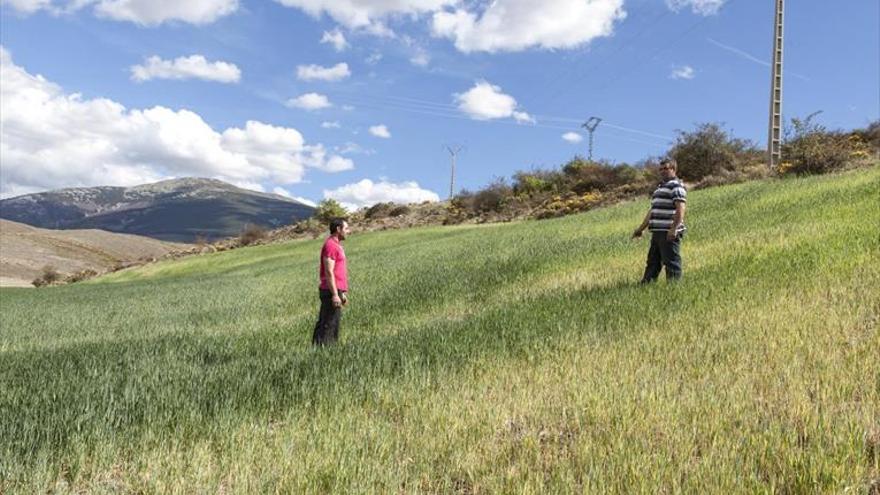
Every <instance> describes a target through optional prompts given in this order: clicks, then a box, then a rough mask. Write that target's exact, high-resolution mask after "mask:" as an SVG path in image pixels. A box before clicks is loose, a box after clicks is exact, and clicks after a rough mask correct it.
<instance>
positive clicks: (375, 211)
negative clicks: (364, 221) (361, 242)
mask: <svg viewBox="0 0 880 495" xmlns="http://www.w3.org/2000/svg"><path fill="white" fill-rule="evenodd" d="M392 208H394V203H376V204H374V205H373V206H370V207H369V208H367V209H366V210H364V218H385V217H387V216H389V214H390V213H391V210H392Z"/></svg>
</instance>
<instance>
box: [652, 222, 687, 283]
mask: <svg viewBox="0 0 880 495" xmlns="http://www.w3.org/2000/svg"><path fill="white" fill-rule="evenodd" d="M651 234H652V235H651V248H650V249H649V250H648V261H647V263H645V275H644V276H643V277H642V283H648V282H653V281H655V280H657V277H658V276H659V275H660V270H661V269H662V268H663V267H664V266H665V267H666V280H678V279H680V278H681V274H682V265H681V238H682V234H678V236H677V237H676V238H675V240H674V241H669V240H666V232H651Z"/></svg>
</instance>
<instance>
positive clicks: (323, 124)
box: [321, 121, 342, 129]
mask: <svg viewBox="0 0 880 495" xmlns="http://www.w3.org/2000/svg"><path fill="white" fill-rule="evenodd" d="M341 127H342V125H341V124H340V123H339V122H338V121H333V122H329V121H325V122H321V128H322V129H339V128H341Z"/></svg>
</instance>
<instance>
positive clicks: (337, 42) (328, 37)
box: [321, 28, 348, 52]
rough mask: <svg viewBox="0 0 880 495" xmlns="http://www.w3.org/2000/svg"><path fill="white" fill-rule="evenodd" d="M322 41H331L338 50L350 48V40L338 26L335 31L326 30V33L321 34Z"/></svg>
mask: <svg viewBox="0 0 880 495" xmlns="http://www.w3.org/2000/svg"><path fill="white" fill-rule="evenodd" d="M321 43H329V44H331V45H333V48H334V49H335V50H336V51H337V52H342V51H345V50H346V49H347V48H348V41H347V40H346V39H345V35H344V34H342V31H340V30H339V29H338V28H337V29H334V30H333V31H324V35H323V36H321Z"/></svg>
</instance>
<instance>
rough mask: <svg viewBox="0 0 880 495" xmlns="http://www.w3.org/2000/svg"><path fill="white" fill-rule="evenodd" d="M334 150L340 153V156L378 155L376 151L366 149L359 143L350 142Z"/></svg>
mask: <svg viewBox="0 0 880 495" xmlns="http://www.w3.org/2000/svg"><path fill="white" fill-rule="evenodd" d="M333 150H334V151H335V152H336V153H339V154H340V155H375V154H376V150H374V149H370V148H364V147H363V146H361V145H359V144H357V143H352V142H350V141H349V142H347V143H345V144H343V145H342V146H336V147H335V148H333Z"/></svg>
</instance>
